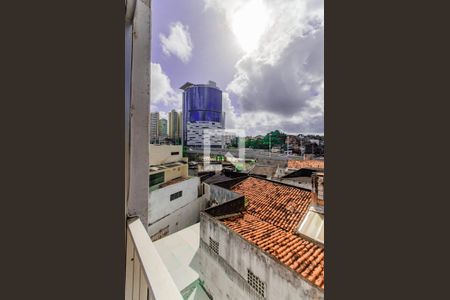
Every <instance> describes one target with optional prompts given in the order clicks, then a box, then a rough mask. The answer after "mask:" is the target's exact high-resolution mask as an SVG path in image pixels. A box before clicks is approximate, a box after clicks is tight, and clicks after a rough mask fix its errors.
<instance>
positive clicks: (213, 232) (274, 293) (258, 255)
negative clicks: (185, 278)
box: [200, 213, 324, 300]
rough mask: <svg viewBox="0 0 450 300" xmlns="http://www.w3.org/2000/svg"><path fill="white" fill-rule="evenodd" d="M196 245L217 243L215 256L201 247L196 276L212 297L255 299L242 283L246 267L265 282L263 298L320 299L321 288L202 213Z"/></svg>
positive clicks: (284, 299)
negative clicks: (217, 249) (197, 275)
mask: <svg viewBox="0 0 450 300" xmlns="http://www.w3.org/2000/svg"><path fill="white" fill-rule="evenodd" d="M200 218H201V221H200V244H201V245H208V244H209V237H211V238H213V239H214V240H216V241H218V242H219V255H220V257H217V256H216V257H215V255H214V254H211V253H212V252H211V251H208V249H204V248H205V247H203V248H202V255H201V256H200V266H201V267H200V279H201V280H204V281H205V286H206V288H207V290H208V291H209V292H210V293H211V294H212V296H213V297H214V298H215V299H231V300H232V299H236V300H238V299H259V298H260V297H259V296H258V294H257V293H256V292H254V291H253V290H252V288H250V286H249V285H248V284H246V280H247V269H250V270H251V271H252V272H253V273H254V274H255V275H256V276H258V277H259V278H260V279H261V280H262V281H263V282H264V283H265V285H266V290H265V299H268V300H270V299H273V300H280V299H283V300H294V299H307V300H319V299H320V300H322V299H323V298H324V293H323V291H322V290H320V289H319V288H317V287H316V286H314V285H312V284H311V283H309V282H307V281H306V280H303V279H302V277H300V275H298V274H297V273H295V272H294V271H293V270H291V269H288V268H287V267H285V266H283V265H281V263H280V262H278V261H276V260H275V259H273V258H272V257H270V256H269V255H267V254H265V253H264V252H263V251H262V250H260V249H259V248H258V247H256V246H254V245H252V244H250V243H249V242H247V241H246V240H244V239H243V238H241V237H240V236H239V235H237V234H236V233H234V232H233V231H232V230H230V229H229V228H228V227H226V226H225V225H223V224H222V223H220V222H219V221H216V220H214V219H212V218H210V217H209V216H207V215H206V214H204V213H203V214H201V217H200Z"/></svg>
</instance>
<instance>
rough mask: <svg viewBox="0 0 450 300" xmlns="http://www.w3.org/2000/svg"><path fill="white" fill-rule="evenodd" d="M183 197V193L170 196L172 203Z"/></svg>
mask: <svg viewBox="0 0 450 300" xmlns="http://www.w3.org/2000/svg"><path fill="white" fill-rule="evenodd" d="M181 196H183V191H179V192H176V193H174V194H172V195H170V201H173V200H175V199H178V198H180V197H181Z"/></svg>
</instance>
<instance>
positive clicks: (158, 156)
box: [149, 144, 183, 166]
mask: <svg viewBox="0 0 450 300" xmlns="http://www.w3.org/2000/svg"><path fill="white" fill-rule="evenodd" d="M149 146H150V147H149V165H150V166H157V165H161V164H165V163H171V162H177V161H180V160H182V159H183V149H182V146H181V145H154V144H150V145H149ZM172 152H178V153H179V154H178V155H171V153H172Z"/></svg>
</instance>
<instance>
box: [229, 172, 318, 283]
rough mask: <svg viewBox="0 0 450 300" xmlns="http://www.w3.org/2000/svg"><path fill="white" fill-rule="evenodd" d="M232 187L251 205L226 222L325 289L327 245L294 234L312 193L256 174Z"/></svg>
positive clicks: (250, 240) (244, 236)
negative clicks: (325, 246) (256, 176)
mask: <svg viewBox="0 0 450 300" xmlns="http://www.w3.org/2000/svg"><path fill="white" fill-rule="evenodd" d="M231 190H232V191H234V192H238V193H240V194H243V195H245V197H246V200H247V201H248V205H247V207H246V210H245V211H244V212H243V213H242V215H241V216H237V217H232V218H228V219H224V220H222V222H223V223H224V224H225V225H227V226H228V227H229V228H231V229H232V230H233V231H235V232H236V233H238V234H239V235H241V236H242V237H243V238H245V239H246V240H247V241H249V242H251V243H254V244H256V245H257V246H258V247H259V248H260V249H262V250H263V251H265V252H267V253H268V254H270V255H272V256H274V257H275V258H276V259H278V260H279V261H280V262H281V263H283V264H284V265H286V266H287V267H289V268H291V269H293V270H294V271H295V272H297V273H298V274H300V275H301V276H302V277H304V278H306V279H307V280H309V281H310V282H312V283H313V284H315V285H316V286H318V287H320V288H322V289H323V288H324V255H325V252H324V249H323V247H322V246H319V245H317V244H314V243H312V242H310V241H307V240H306V239H303V238H301V237H300V236H298V235H296V234H295V233H294V231H295V230H296V229H297V227H298V225H299V223H300V221H301V219H302V218H303V217H304V216H305V214H306V212H307V210H308V207H309V204H310V202H311V193H310V192H309V191H306V190H302V189H299V188H296V187H290V186H287V185H283V184H278V183H274V182H271V181H268V180H264V179H259V178H254V177H249V178H247V179H245V180H244V181H242V182H240V183H239V184H237V185H235V186H234V187H233V188H232V189H231Z"/></svg>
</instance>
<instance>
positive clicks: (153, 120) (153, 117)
mask: <svg viewBox="0 0 450 300" xmlns="http://www.w3.org/2000/svg"><path fill="white" fill-rule="evenodd" d="M158 137H159V112H154V113H150V143H155V142H156V141H157V139H158Z"/></svg>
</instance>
